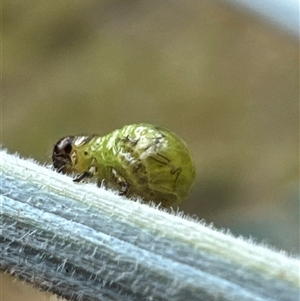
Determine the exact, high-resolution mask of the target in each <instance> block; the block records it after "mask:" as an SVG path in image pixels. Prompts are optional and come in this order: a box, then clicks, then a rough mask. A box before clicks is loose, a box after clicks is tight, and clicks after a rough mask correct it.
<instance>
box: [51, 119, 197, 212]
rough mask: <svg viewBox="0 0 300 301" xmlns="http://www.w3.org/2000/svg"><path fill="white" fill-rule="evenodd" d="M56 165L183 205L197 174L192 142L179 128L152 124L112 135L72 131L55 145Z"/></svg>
mask: <svg viewBox="0 0 300 301" xmlns="http://www.w3.org/2000/svg"><path fill="white" fill-rule="evenodd" d="M52 160H53V166H54V168H55V169H56V170H57V171H58V172H62V173H66V174H71V173H74V172H75V173H76V174H77V175H76V177H75V179H74V181H75V182H80V181H83V180H86V179H88V178H96V179H97V181H98V186H100V185H101V183H104V185H105V186H106V187H108V188H113V189H117V190H118V191H119V194H121V195H126V196H128V197H137V196H139V197H141V198H142V199H143V200H144V201H154V202H155V203H161V205H162V206H163V207H169V206H171V205H178V204H179V203H180V202H181V201H183V200H184V199H185V198H186V197H187V196H188V193H189V190H190V188H191V186H192V184H193V182H194V180H195V165H194V163H193V161H192V158H191V156H190V153H189V150H188V149H187V146H186V144H185V143H184V142H183V141H182V140H181V139H180V138H179V137H178V136H177V135H176V134H174V133H173V132H171V131H170V130H167V129H163V128H160V127H157V126H153V125H150V124H132V125H126V126H124V127H123V128H121V129H118V130H115V131H113V132H112V133H110V134H108V135H106V136H103V137H101V136H98V135H90V136H68V137H65V138H62V139H60V140H59V141H58V142H57V143H56V144H55V146H54V149H53V154H52Z"/></svg>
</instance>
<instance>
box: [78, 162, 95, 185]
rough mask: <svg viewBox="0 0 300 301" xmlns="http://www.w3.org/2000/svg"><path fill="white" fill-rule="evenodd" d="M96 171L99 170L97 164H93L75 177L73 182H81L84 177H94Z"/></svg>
mask: <svg viewBox="0 0 300 301" xmlns="http://www.w3.org/2000/svg"><path fill="white" fill-rule="evenodd" d="M96 172H97V169H96V167H95V166H91V168H90V169H89V170H88V171H84V172H82V173H80V174H78V175H77V176H76V177H75V178H74V180H73V182H77V183H78V182H81V181H82V180H84V179H89V178H92V177H93V176H94V175H95V174H96Z"/></svg>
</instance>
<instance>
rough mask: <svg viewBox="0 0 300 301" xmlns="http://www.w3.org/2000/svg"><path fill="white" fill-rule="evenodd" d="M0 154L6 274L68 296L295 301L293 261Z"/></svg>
mask: <svg viewBox="0 0 300 301" xmlns="http://www.w3.org/2000/svg"><path fill="white" fill-rule="evenodd" d="M0 156H1V160H0V161H1V162H0V163H1V165H0V169H1V229H2V232H1V236H0V241H1V258H0V268H1V270H2V271H4V272H8V273H11V274H14V275H16V276H17V277H19V278H21V279H24V280H26V281H27V282H30V283H32V284H33V285H35V286H37V287H39V288H41V289H43V290H48V291H51V292H54V293H56V294H58V295H59V296H61V297H64V298H66V299H70V300H101V301H104V300H139V301H140V300H149V301H150V300H155V301H156V300H172V301H174V300H197V301H199V300H203V301H210V300H218V301H223V300H228V301H229V300H230V301H233V300H238V301H246V300H249V301H250V300H257V301H260V300H261V301H266V300H278V301H279V300H280V301H284V300H286V301H292V300H298V297H299V267H300V265H299V260H298V259H296V258H291V257H289V256H287V255H286V254H284V253H283V252H277V251H274V250H271V249H269V248H267V247H264V246H260V245H255V244H253V243H251V242H249V241H246V240H243V239H240V238H234V237H233V236H232V235H230V234H228V233H223V232H220V231H217V230H214V229H212V227H208V226H206V225H204V224H203V223H200V222H196V221H194V220H191V219H188V218H186V217H183V216H182V214H175V213H174V212H173V213H170V212H169V213H168V212H165V211H162V210H158V209H157V208H154V207H153V206H152V207H151V206H148V205H145V204H141V203H140V202H133V201H131V200H128V199H126V198H124V197H121V196H118V195H116V194H115V193H113V192H111V191H107V190H104V189H100V188H97V187H96V186H95V185H92V184H76V183H73V181H72V178H70V177H67V176H64V175H60V174H57V173H56V172H53V171H52V170H51V169H50V168H47V167H44V166H40V165H38V164H36V163H35V162H33V161H30V160H24V159H21V158H19V157H17V156H15V155H10V154H7V153H6V152H5V151H1V152H0Z"/></svg>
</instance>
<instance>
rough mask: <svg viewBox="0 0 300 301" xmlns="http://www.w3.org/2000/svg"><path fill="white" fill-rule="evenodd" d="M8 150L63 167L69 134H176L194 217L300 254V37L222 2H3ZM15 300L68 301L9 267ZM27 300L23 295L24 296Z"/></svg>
mask: <svg viewBox="0 0 300 301" xmlns="http://www.w3.org/2000/svg"><path fill="white" fill-rule="evenodd" d="M2 11H3V12H2V17H3V24H2V25H3V29H2V74H3V79H2V138H1V140H2V146H3V147H4V148H7V149H8V151H9V152H10V153H14V152H18V153H20V155H21V156H22V157H32V158H34V159H36V160H37V161H38V162H40V163H42V164H43V163H50V162H51V160H50V159H51V152H52V148H53V145H54V143H55V142H56V141H57V140H58V139H59V138H61V137H62V136H66V135H73V134H91V133H97V134H100V135H105V134H107V133H109V132H111V131H112V130H114V129H116V128H120V127H122V126H123V125H126V124H132V123H140V122H147V123H152V124H156V125H159V126H163V127H166V128H169V129H171V130H173V131H174V132H176V133H177V134H178V135H179V136H181V137H182V138H183V140H185V141H186V143H187V144H188V146H189V148H190V150H191V153H192V156H193V158H194V160H195V162H196V167H197V180H196V183H195V186H194V188H193V190H192V193H191V196H190V198H189V199H188V200H187V201H186V202H185V203H183V204H182V205H181V206H180V209H181V210H183V211H184V212H185V213H186V214H189V215H192V216H194V217H195V218H198V219H203V220H205V221H206V222H207V223H213V224H214V225H215V226H216V227H217V228H219V229H220V228H222V229H229V230H230V231H231V232H232V233H233V234H235V235H238V236H239V235H242V236H244V237H251V238H253V239H254V240H255V241H257V242H263V243H266V244H269V245H272V246H274V247H276V248H278V249H283V250H285V251H287V252H289V253H292V254H299V102H298V101H299V44H298V38H297V37H295V36H294V35H293V34H291V33H289V32H288V31H284V30H283V28H281V27H280V26H273V25H272V24H270V23H269V22H264V21H263V19H261V18H258V17H257V16H255V15H254V14H248V12H247V11H246V10H243V9H240V8H239V9H235V8H232V6H228V5H225V4H224V3H223V2H220V1H207V2H206V1H196V0H195V1H194V0H190V1H158V0H154V1H147V0H140V1H138V0H131V1H124V0H110V1H106V0H101V1H99V0H97V1H96V0H95V1H93V0H91V1H76V0H75V1H74V0H72V1H70V0H65V1H48V2H46V1H42V2H41V1H37V0H28V1H19V0H15V1H3V3H2ZM1 284H2V288H1V291H2V297H3V299H2V300H3V301H8V300H9V301H14V300H24V301H25V300H51V301H52V300H56V299H55V297H54V296H50V295H47V294H46V293H40V292H37V290H34V289H33V288H31V287H30V286H29V285H24V284H22V283H20V282H13V278H12V277H9V276H7V275H4V276H3V275H2V283H1ZM20 296H22V297H21V299H20Z"/></svg>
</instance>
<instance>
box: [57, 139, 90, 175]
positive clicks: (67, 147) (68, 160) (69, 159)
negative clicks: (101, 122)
mask: <svg viewBox="0 0 300 301" xmlns="http://www.w3.org/2000/svg"><path fill="white" fill-rule="evenodd" d="M93 137H94V136H93V135H91V136H68V137H65V138H62V139H60V140H59V141H58V142H57V143H56V144H55V146H54V149H53V153H52V160H53V166H54V168H55V169H57V171H58V172H62V173H67V174H70V173H72V172H78V173H83V172H87V171H88V170H89V169H90V167H91V163H92V160H93V152H92V151H91V150H90V148H89V142H90V141H91V139H92V138H93Z"/></svg>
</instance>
